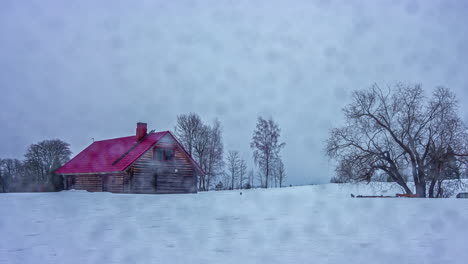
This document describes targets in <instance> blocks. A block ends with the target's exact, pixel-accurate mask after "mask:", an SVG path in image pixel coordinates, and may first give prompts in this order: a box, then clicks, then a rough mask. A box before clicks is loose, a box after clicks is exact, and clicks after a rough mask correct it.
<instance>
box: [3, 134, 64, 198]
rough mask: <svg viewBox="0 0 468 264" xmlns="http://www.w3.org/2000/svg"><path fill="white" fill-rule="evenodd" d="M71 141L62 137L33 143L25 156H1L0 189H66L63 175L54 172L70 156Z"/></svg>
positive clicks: (24, 190)
mask: <svg viewBox="0 0 468 264" xmlns="http://www.w3.org/2000/svg"><path fill="white" fill-rule="evenodd" d="M71 154H72V152H71V151H70V145H69V144H68V143H66V142H63V141H61V140H59V139H52V140H44V141H41V142H39V143H37V144H31V145H30V146H29V147H28V149H27V151H26V154H25V155H24V160H19V159H10V158H7V159H0V192H37V191H60V190H63V180H62V177H60V176H59V175H56V174H55V173H54V171H55V170H57V169H58V168H60V167H61V166H62V165H63V164H65V163H66V162H67V161H69V160H70V155H71Z"/></svg>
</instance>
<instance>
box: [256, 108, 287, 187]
mask: <svg viewBox="0 0 468 264" xmlns="http://www.w3.org/2000/svg"><path fill="white" fill-rule="evenodd" d="M280 132H281V130H280V128H279V126H278V125H277V124H276V123H275V122H274V121H273V119H272V118H270V119H269V120H265V119H263V118H262V117H258V120H257V126H256V129H255V130H254V133H253V136H252V141H251V143H250V147H251V148H252V149H253V150H254V152H253V157H254V162H255V164H257V166H258V167H259V169H260V171H262V174H263V175H264V176H265V184H264V185H263V183H262V185H263V187H264V188H268V186H269V178H270V176H271V172H272V166H273V163H274V160H275V159H276V158H277V157H278V154H279V152H280V151H281V149H282V148H283V147H284V146H285V143H280V142H279V138H280Z"/></svg>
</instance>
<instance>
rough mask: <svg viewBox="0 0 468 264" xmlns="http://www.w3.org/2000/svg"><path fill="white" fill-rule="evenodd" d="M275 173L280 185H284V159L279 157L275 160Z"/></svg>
mask: <svg viewBox="0 0 468 264" xmlns="http://www.w3.org/2000/svg"><path fill="white" fill-rule="evenodd" d="M275 174H276V177H277V179H278V183H279V187H280V188H281V187H283V181H284V179H285V178H286V171H285V169H284V163H283V160H282V159H281V158H280V157H278V158H277V160H276V162H275Z"/></svg>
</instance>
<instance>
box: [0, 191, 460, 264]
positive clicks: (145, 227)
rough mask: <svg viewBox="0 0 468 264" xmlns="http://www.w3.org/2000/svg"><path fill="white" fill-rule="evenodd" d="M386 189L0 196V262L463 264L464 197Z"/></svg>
mask: <svg viewBox="0 0 468 264" xmlns="http://www.w3.org/2000/svg"><path fill="white" fill-rule="evenodd" d="M388 186H389V185H384V186H383V187H382V186H375V185H358V186H350V185H337V184H326V185H317V186H303V187H292V188H283V189H268V190H249V191H243V195H240V194H239V191H223V192H209V193H199V194H182V195H129V194H111V193H87V192H82V191H68V192H61V193H36V194H1V195H0V210H1V211H0V212H1V216H0V263H9V264H12V263H399V264H400V263H468V199H454V198H450V199H410V198H377V199H357V198H354V199H353V198H350V193H354V194H369V195H370V194H378V195H380V194H383V195H393V194H394V193H395V192H398V191H399V190H398V189H397V188H390V187H388ZM387 189H388V190H387Z"/></svg>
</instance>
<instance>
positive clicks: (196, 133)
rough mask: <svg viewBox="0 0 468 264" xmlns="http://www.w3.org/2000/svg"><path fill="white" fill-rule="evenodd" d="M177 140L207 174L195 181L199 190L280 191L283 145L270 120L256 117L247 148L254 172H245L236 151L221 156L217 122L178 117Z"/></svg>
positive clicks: (282, 171) (283, 176)
mask: <svg viewBox="0 0 468 264" xmlns="http://www.w3.org/2000/svg"><path fill="white" fill-rule="evenodd" d="M174 131H175V134H176V136H177V138H178V139H179V140H180V141H181V144H182V145H183V146H184V147H185V148H186V150H187V152H188V153H189V154H190V155H192V157H193V158H194V159H195V160H196V161H197V162H198V164H199V165H200V166H201V168H202V169H203V170H204V171H205V172H206V174H205V175H202V176H200V177H199V179H198V189H199V190H200V191H209V190H211V189H216V190H226V189H230V190H233V189H250V188H253V187H262V188H268V187H282V184H283V183H284V179H285V178H286V171H285V167H284V164H283V161H282V159H281V156H280V155H279V154H280V151H281V149H282V148H283V147H284V146H285V143H280V142H279V138H280V132H281V130H280V128H279V126H278V124H276V123H275V122H274V121H273V119H272V118H270V119H268V120H267V119H264V118H263V117H258V119H257V126H256V128H255V129H254V132H253V136H252V141H251V143H250V147H251V149H252V150H253V161H254V164H255V165H256V168H257V177H255V172H254V169H253V168H252V169H250V170H249V169H248V166H247V162H246V160H245V159H244V158H242V157H241V156H240V154H239V151H238V150H228V151H227V153H224V144H223V136H222V135H223V129H222V126H221V123H220V121H219V120H217V119H215V120H214V122H213V123H212V124H207V123H205V122H204V121H203V120H202V118H201V117H200V116H199V115H198V114H196V113H189V114H183V115H179V116H177V124H176V126H175V128H174Z"/></svg>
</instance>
